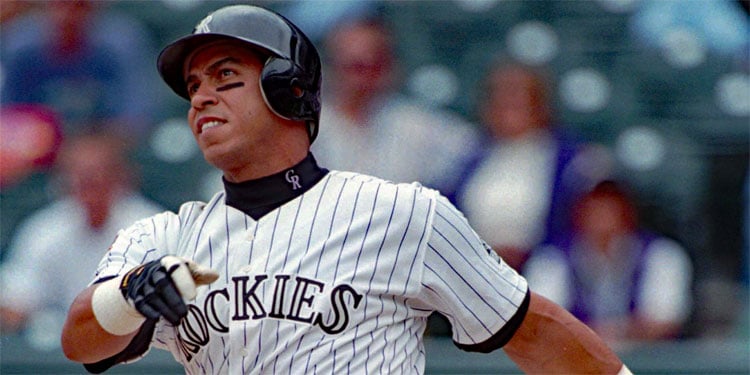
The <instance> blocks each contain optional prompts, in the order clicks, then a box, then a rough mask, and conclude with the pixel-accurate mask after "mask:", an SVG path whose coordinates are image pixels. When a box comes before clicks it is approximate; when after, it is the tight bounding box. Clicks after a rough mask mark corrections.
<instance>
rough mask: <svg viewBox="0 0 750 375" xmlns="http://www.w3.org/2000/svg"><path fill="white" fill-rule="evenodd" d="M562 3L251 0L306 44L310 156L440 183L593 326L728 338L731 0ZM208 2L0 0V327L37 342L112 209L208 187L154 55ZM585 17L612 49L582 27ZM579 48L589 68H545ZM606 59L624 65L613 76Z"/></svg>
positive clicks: (744, 105)
mask: <svg viewBox="0 0 750 375" xmlns="http://www.w3.org/2000/svg"><path fill="white" fill-rule="evenodd" d="M581 3H582V2H564V1H536V2H521V1H517V2H492V1H482V2H466V1H441V2H431V1H425V2H408V4H405V3H398V2H388V1H386V2H381V1H351V2H349V1H336V2H334V3H332V2H319V1H314V2H310V1H307V2H305V1H283V2H273V1H265V2H258V4H261V5H266V6H269V7H271V8H273V9H276V10H278V11H280V12H281V13H282V14H285V15H287V16H288V17H289V18H291V19H292V20H293V21H294V22H295V23H297V24H298V25H299V26H300V27H301V28H302V29H303V30H304V31H306V32H307V33H308V34H309V36H310V37H311V38H312V39H313V40H314V42H315V43H316V44H317V45H318V46H319V48H320V50H321V54H322V57H323V63H324V70H323V72H324V73H323V74H324V84H323V88H324V89H323V90H324V92H323V97H322V99H323V110H322V114H321V129H320V135H319V137H318V139H317V140H316V141H315V143H314V144H313V146H312V150H313V153H314V154H315V155H316V158H317V159H318V161H319V162H320V163H321V164H322V165H324V166H326V167H328V168H330V169H342V170H354V171H358V172H364V173H369V174H373V175H377V176H380V177H383V178H386V179H389V180H393V181H396V182H412V181H419V182H420V183H422V184H424V185H426V186H428V187H432V188H435V189H438V190H440V191H441V192H442V193H443V194H444V195H446V196H447V197H449V198H450V199H451V200H452V201H453V203H454V204H455V205H456V206H457V207H458V208H459V209H460V210H462V211H463V212H464V213H465V215H466V218H467V220H468V221H469V223H470V224H471V225H472V226H473V227H474V228H475V229H476V230H477V231H478V232H479V234H480V235H481V236H482V238H483V239H485V241H486V242H487V244H488V245H489V246H490V247H491V248H492V249H494V250H495V251H496V252H498V254H500V255H501V256H502V257H503V259H504V260H505V261H506V262H507V263H509V264H510V265H512V266H513V267H515V268H516V269H517V270H518V271H519V272H521V273H523V274H524V275H525V276H526V277H527V278H528V279H529V282H530V285H531V287H532V289H535V290H537V291H538V292H539V293H541V294H543V295H546V296H547V297H549V298H550V299H552V300H554V301H556V302H558V303H559V304H561V305H562V306H564V307H566V308H567V309H569V310H570V311H571V312H572V313H573V314H575V315H576V316H577V317H579V318H580V319H582V320H584V321H585V322H587V323H589V324H590V326H591V327H592V328H593V329H594V330H596V331H597V332H599V333H600V334H601V335H602V336H603V337H605V338H607V339H608V340H611V341H614V342H618V341H625V342H630V341H636V342H638V341H645V340H681V339H691V338H698V339H700V338H735V337H741V338H743V339H746V340H747V339H748V338H749V337H750V332H749V331H750V328H749V327H748V318H747V315H748V314H749V311H750V310H748V305H750V303H749V302H750V297H749V295H750V294H748V289H750V288H748V276H747V275H748V273H749V272H750V250H749V249H750V248H749V246H748V243H749V242H750V238H749V237H750V234H749V233H750V230H748V225H750V219H748V212H750V209H749V208H748V202H749V201H750V193H748V192H749V191H750V188H748V186H750V183H748V178H749V177H748V171H749V170H750V168H749V167H748V162H747V161H748V132H749V131H750V56H749V55H748V54H749V53H750V52H748V51H750V43H749V42H748V32H749V31H750V26H748V25H749V22H748V5H747V2H746V1H734V0H723V1H711V2H709V1H700V2H696V4H700V7H699V8H701V9H703V8H705V9H707V10H705V9H704V13H701V14H703V15H710V16H707V17H702V18H701V17H696V16H695V14H693V13H691V12H688V13H686V14H681V13H680V12H676V11H675V10H674V9H672V8H674V6H671V5H674V4H675V2H671V1H648V0H641V1H630V2H629V1H606V0H597V1H592V2H590V3H588V2H587V3H586V4H584V5H581ZM576 4H577V5H576ZM217 6H218V5H217V3H216V2H211V3H208V2H201V1H190V2H169V1H160V2H149V3H145V2H132V1H112V2H102V1H72V0H71V1H51V2H33V1H29V2H27V1H8V2H3V6H2V8H0V28H1V30H0V85H1V86H0V90H1V93H2V94H1V95H2V96H1V97H0V99H1V103H0V104H1V105H2V107H1V108H0V132H1V133H0V147H1V148H0V162H1V163H2V165H1V166H0V199H1V200H0V208H1V209H2V224H1V225H0V234H1V235H2V238H0V280H2V281H1V282H0V330H1V331H2V332H3V334H21V335H26V336H27V337H28V338H29V339H30V340H32V341H33V342H35V343H36V344H37V345H41V346H45V345H47V346H50V345H51V346H54V345H56V343H50V342H49V336H50V335H49V334H47V335H46V336H44V335H42V336H41V338H40V336H39V335H40V333H39V332H47V333H49V332H56V331H55V330H56V329H59V327H58V326H57V325H56V322H57V320H56V319H57V317H59V316H60V312H61V311H62V312H63V313H64V311H65V310H66V309H67V306H68V305H69V304H70V302H71V298H72V296H73V293H72V292H71V291H77V290H80V289H81V288H82V286H83V285H84V284H85V283H86V282H88V280H90V279H91V276H92V275H93V272H94V270H95V268H96V262H97V261H98V259H99V255H98V254H101V253H102V252H103V251H105V250H106V248H107V247H108V246H109V243H110V242H111V241H112V239H113V238H114V237H115V236H116V233H117V230H118V229H119V228H122V227H124V226H127V225H128V223H130V222H132V221H134V220H135V219H137V218H140V217H145V216H149V215H151V214H153V213H156V212H159V211H161V210H164V209H171V210H174V209H176V208H177V206H176V205H177V204H179V202H182V201H185V200H203V199H205V197H206V196H210V195H211V194H213V190H215V189H218V188H220V186H221V182H220V178H219V177H218V176H217V175H215V174H211V173H207V170H208V168H206V165H205V163H204V162H203V161H202V160H201V158H200V156H199V155H198V154H199V153H198V152H197V150H196V149H195V146H194V145H193V143H194V141H193V139H192V136H191V134H190V131H189V129H188V128H187V125H186V123H185V119H184V115H183V113H184V112H185V108H186V105H187V104H185V103H183V102H180V101H179V99H178V98H174V97H173V95H171V94H170V93H169V92H168V90H166V89H165V87H162V86H163V85H162V84H161V81H160V80H159V78H158V76H157V75H156V74H157V73H156V67H155V60H156V53H157V51H158V47H159V46H161V45H164V44H165V43H167V42H169V41H171V40H172V39H174V38H176V37H178V36H179V35H181V34H182V33H184V32H188V31H189V30H190V29H191V28H192V26H193V25H188V24H185V23H184V22H183V21H182V20H183V19H184V20H192V19H196V18H197V17H194V16H192V14H198V15H202V14H205V13H206V12H207V11H208V10H210V9H213V8H215V7H217ZM576 6H578V8H576ZM493 7H494V8H493ZM503 7H507V9H505V8H503ZM591 8H594V10H591ZM493 9H494V10H493ZM180 12H183V13H186V14H187V13H190V14H191V16H186V17H178V16H172V15H170V16H169V17H164V16H165V15H167V14H172V13H175V14H178V13H180ZM597 12H599V13H597ZM654 12H656V13H654ZM654 14H658V15H659V17H654ZM603 19H606V20H610V21H612V22H613V24H614V23H617V22H619V25H620V26H621V28H622V30H619V32H620V33H621V34H622V35H621V36H619V37H620V38H621V39H617V40H619V41H621V42H622V43H626V45H623V46H619V45H601V44H598V45H597V44H596V42H593V40H595V38H593V37H592V36H591V34H594V33H596V32H595V31H592V30H591V28H592V27H593V25H595V24H596V22H603V21H602V20H603ZM597 20H599V21H597ZM494 22H497V24H496V25H495V24H494ZM545 22H546V24H547V25H554V26H557V27H562V26H564V25H567V24H571V23H574V24H576V25H575V26H577V27H578V28H572V29H570V30H573V31H570V30H568V31H566V32H560V33H559V34H554V33H553V34H550V29H549V28H548V27H546V26H545V27H539V25H540V23H541V24H544V23H545ZM566 22H567V23H566ZM425 23H426V24H431V23H434V25H432V24H431V25H428V26H429V27H421V26H424V25H425ZM579 23H580V25H579ZM530 24H531V26H536V28H529V27H527V28H525V29H524V28H522V29H518V28H517V27H516V26H518V25H522V26H529V25H530ZM675 25H676V26H677V27H672V28H670V27H671V26H675ZM717 25H720V27H719V26H717ZM472 30H474V31H472ZM488 30H489V32H488ZM566 30H567V29H566ZM665 30H666V31H665ZM658 31H663V32H664V35H665V36H664V39H658V40H656V39H654V35H656V33H657V32H658ZM690 31H692V33H693V34H690V33H689V32H690ZM545 33H546V34H545ZM608 35H609V34H608ZM690 35H698V38H697V39H691V38H690V37H689V36H690ZM599 36H601V35H599ZM610 36H611V35H610ZM645 36H648V37H649V38H646V37H645ZM511 37H514V38H518V39H511ZM601 37H606V35H605V36H601ZM446 40H450V41H451V42H446ZM596 40H599V39H596ZM696 40H698V41H704V43H703V44H699V45H697V46H696V45H695V44H694V43H695V41H696ZM553 42H554V43H558V46H557V47H555V45H554V44H550V43H553ZM588 42H591V43H593V44H592V45H587V44H586V43H588ZM519 43H521V44H520V45H521V46H522V47H523V48H520V49H519V47H518V46H519ZM545 43H546V44H545ZM564 43H570V44H567V45H566V44H564ZM664 43H672V44H666V45H665V44H664ZM675 43H676V46H677V49H678V52H679V51H682V52H685V51H687V53H686V54H684V55H675V53H676V52H675V50H673V49H674V45H675ZM559 44H562V45H559ZM477 46H478V48H476V47H477ZM545 48H546V49H545ZM670 48H671V49H670ZM435 51H439V52H440V53H439V54H435V53H434V52H435ZM550 51H552V52H550ZM617 51H619V54H618V52H617ZM594 54H597V56H598V59H599V60H600V61H599V62H600V63H602V65H601V66H603V67H609V69H608V70H607V69H604V70H605V71H606V72H608V73H611V75H610V76H609V81H607V80H604V81H602V79H601V76H599V75H597V74H591V72H590V71H585V70H580V69H579V70H576V72H578V73H588V74H579V75H569V74H567V73H569V72H567V71H563V69H564V68H567V67H571V66H573V67H575V65H576V64H579V63H581V62H580V61H590V56H592V55H594ZM695 54H703V60H702V61H701V60H700V59H699V60H696V59H697V58H698V57H696V56H695ZM574 55H575V56H578V57H581V56H584V57H586V58H587V59H589V60H585V59H584V60H580V61H579V60H575V61H574V60H573V59H572V56H574ZM614 55H618V56H624V58H625V59H634V58H635V59H644V60H646V61H638V63H637V64H633V65H634V66H632V67H628V68H632V70H629V71H627V72H626V73H623V70H622V69H623V68H622V67H621V66H620V65H617V66H615V65H616V64H614V63H612V61H611V60H613V56H614ZM699 57H700V56H699ZM690 59H693V60H690ZM714 59H715V60H714ZM468 60H470V63H468V64H467V63H466V62H467V61H468ZM625 61H632V60H625ZM441 64H442V65H441ZM626 65H628V64H626ZM435 66H444V67H447V70H449V71H450V70H451V69H452V70H453V71H454V72H456V73H455V74H453V75H451V74H446V73H445V71H444V70H440V69H434V67H435ZM423 67H433V69H421V68H423ZM665 67H666V68H665ZM703 67H705V70H706V71H707V72H708V73H706V74H709V75H710V74H721V76H720V77H719V76H718V75H714V76H712V77H719V78H722V79H724V80H721V79H717V83H716V86H714V87H713V88H712V89H714V90H715V94H713V95H705V93H702V92H699V91H701V90H703V86H691V85H693V83H692V82H695V81H697V79H694V78H691V74H693V73H694V72H695V71H697V70H700V69H703ZM665 69H667V70H665ZM665 71H666V73H665ZM425 72H426V73H425ZM639 72H640V73H643V75H642V76H641V75H639ZM418 73H422V74H421V75H420V74H418ZM415 77H421V79H417V78H415ZM425 77H426V78H425ZM451 77H453V78H454V79H449V78H451ZM683 78H684V81H683V80H682V79H683ZM664 80H670V81H669V82H664ZM621 87H627V88H630V89H631V91H623V92H618V91H616V90H617V89H618V88H621ZM673 87H674V88H675V89H674V90H673V89H672V88H673ZM451 93H453V96H450V95H449V94H451ZM627 93H631V94H633V95H635V94H639V95H643V96H638V97H637V98H635V99H634V98H633V96H629V95H628V94H627ZM659 93H661V95H662V96H659V97H656V96H655V95H656V94H659ZM699 94H704V95H703V96H701V98H704V99H705V98H706V97H708V99H709V100H711V101H712V102H711V103H709V104H706V103H704V102H699V101H697V100H696V101H695V102H692V101H690V100H694V99H695V98H697V97H698V95H699ZM671 95H674V97H672V96H671ZM738 96H739V97H738ZM446 98H448V99H446ZM451 98H452V99H451ZM602 100H604V101H605V104H601V105H600V104H597V103H601V101H602ZM606 103H610V104H606ZM597 105H599V107H597ZM602 105H603V106H607V105H609V106H610V107H611V108H612V110H611V111H610V112H607V111H606V109H602V107H601V106H602ZM623 107H626V110H627V111H629V112H627V115H626V114H625V112H622V108H623ZM667 109H669V110H672V111H671V112H667V111H666V110H667ZM675 110H676V111H675ZM701 111H702V112H701ZM605 112H607V113H609V114H608V115H605V114H603V113H605ZM644 123H646V124H649V126H644ZM684 124H689V126H687V125H685V126H684V127H680V126H683V125H684ZM737 124H739V125H737ZM659 134H662V136H658V135H659ZM655 158H656V159H655ZM92 262H94V263H92ZM431 330H432V331H431V332H432V333H433V334H441V333H443V332H442V331H441V329H440V322H439V317H437V319H436V320H435V323H434V326H432V327H431ZM56 337H57V335H56V334H55V338H56Z"/></svg>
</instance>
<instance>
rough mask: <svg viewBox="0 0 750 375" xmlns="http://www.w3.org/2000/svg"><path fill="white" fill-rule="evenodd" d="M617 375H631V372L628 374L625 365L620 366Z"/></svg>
mask: <svg viewBox="0 0 750 375" xmlns="http://www.w3.org/2000/svg"><path fill="white" fill-rule="evenodd" d="M617 375H633V373H632V372H630V369H628V366H625V364H624V363H623V364H622V367H620V371H618V372H617Z"/></svg>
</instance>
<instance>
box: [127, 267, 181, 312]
mask: <svg viewBox="0 0 750 375" xmlns="http://www.w3.org/2000/svg"><path fill="white" fill-rule="evenodd" d="M162 260H164V258H160V259H157V260H153V261H151V262H148V263H144V264H142V265H140V266H138V267H136V268H134V269H132V270H130V271H128V273H126V274H125V276H124V277H123V278H122V282H121V283H120V291H121V292H122V295H123V297H125V299H126V300H128V302H129V303H130V304H131V305H132V306H134V307H135V309H136V310H138V312H139V313H141V314H142V315H143V316H145V317H146V318H148V319H158V318H160V317H164V318H165V319H166V320H167V321H169V322H170V323H172V324H173V325H177V324H179V323H180V320H182V318H184V317H185V316H186V315H187V305H185V301H183V299H182V295H181V294H180V292H179V291H178V290H177V286H176V285H175V283H174V281H173V280H172V274H173V273H174V272H175V270H177V269H179V268H180V266H181V264H180V263H175V262H171V264H170V263H168V264H167V265H165V264H164V263H166V262H162Z"/></svg>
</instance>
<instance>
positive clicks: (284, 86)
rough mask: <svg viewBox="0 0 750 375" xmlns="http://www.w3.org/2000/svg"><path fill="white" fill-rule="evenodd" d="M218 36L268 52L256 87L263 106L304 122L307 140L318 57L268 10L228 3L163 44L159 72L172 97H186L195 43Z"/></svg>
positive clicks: (314, 120) (314, 115)
mask: <svg viewBox="0 0 750 375" xmlns="http://www.w3.org/2000/svg"><path fill="white" fill-rule="evenodd" d="M219 40H233V41H240V42H243V43H247V44H249V45H251V46H253V47H255V49H258V50H260V51H262V52H263V53H266V54H267V55H268V59H267V60H266V63H265V66H264V67H263V71H262V72H261V76H260V77H261V78H260V87H261V93H262V94H263V98H264V99H265V101H266V105H268V107H269V108H270V109H271V111H273V112H274V113H275V114H277V115H278V116H280V117H282V118H285V119H289V120H299V121H305V122H306V123H307V127H308V128H307V130H308V135H309V136H310V141H311V142H312V141H313V140H314V139H315V137H316V136H317V134H318V122H319V119H320V83H321V72H320V56H319V55H318V51H317V50H316V49H315V46H313V44H312V43H311V42H310V40H309V39H308V38H307V36H306V35H305V34H304V33H303V32H302V31H301V30H300V29H299V28H298V27H297V26H295V25H294V24H292V23H291V22H290V21H289V20H287V19H286V18H284V17H283V16H281V15H280V14H278V13H275V12H273V11H270V10H267V9H264V8H259V7H256V6H251V5H231V6H227V7H223V8H220V9H218V10H216V11H214V12H212V13H210V14H209V15H208V16H206V18H204V19H203V20H201V21H200V22H199V23H198V25H196V26H195V29H193V32H192V34H190V35H188V36H185V37H183V38H180V39H178V40H177V41H175V42H173V43H172V44H170V45H168V46H166V47H165V48H164V49H163V50H162V52H161V54H160V55H159V58H158V60H157V65H158V68H159V73H160V74H161V76H162V78H163V79H164V81H165V82H166V83H167V85H169V87H170V88H171V89H172V90H173V91H174V92H175V93H177V95H179V96H181V97H183V98H185V99H188V100H189V96H188V92H187V87H186V85H185V77H184V72H185V71H184V69H185V66H184V64H185V63H186V62H187V61H186V59H187V58H188V57H189V56H190V55H191V54H192V53H193V52H194V51H195V50H196V49H197V48H199V47H200V46H203V45H205V44H207V43H210V42H214V41H219Z"/></svg>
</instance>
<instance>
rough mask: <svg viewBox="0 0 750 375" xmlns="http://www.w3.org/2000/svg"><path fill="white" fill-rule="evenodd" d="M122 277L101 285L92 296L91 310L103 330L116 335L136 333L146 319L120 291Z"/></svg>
mask: <svg viewBox="0 0 750 375" xmlns="http://www.w3.org/2000/svg"><path fill="white" fill-rule="evenodd" d="M121 282H122V276H119V277H116V278H114V279H111V280H107V281H105V282H103V283H101V284H100V285H99V286H98V287H97V288H96V289H94V294H93V295H92V296H91V309H92V310H93V312H94V317H95V318H96V321H97V322H99V325H100V326H102V328H103V329H104V330H105V331H107V332H109V333H111V334H113V335H115V336H124V335H127V334H130V333H133V332H135V331H136V330H138V328H139V327H140V326H141V324H143V322H144V321H145V320H146V318H145V317H144V316H143V315H141V314H140V313H139V312H138V310H136V309H135V307H133V306H131V305H130V304H129V303H128V301H127V300H126V299H125V297H123V295H122V292H121V291H120V283H121Z"/></svg>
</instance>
